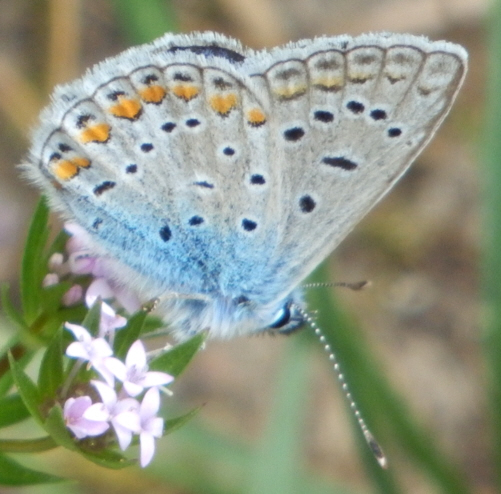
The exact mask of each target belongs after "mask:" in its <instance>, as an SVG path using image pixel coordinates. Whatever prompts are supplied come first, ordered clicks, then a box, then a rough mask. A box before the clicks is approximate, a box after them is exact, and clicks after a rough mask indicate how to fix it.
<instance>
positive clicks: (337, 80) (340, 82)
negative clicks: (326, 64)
mask: <svg viewBox="0 0 501 494" xmlns="http://www.w3.org/2000/svg"><path fill="white" fill-rule="evenodd" d="M313 84H314V85H315V86H317V87H320V88H325V89H327V90H329V91H337V90H339V89H342V87H343V86H344V78H343V77H319V78H317V79H314V80H313Z"/></svg>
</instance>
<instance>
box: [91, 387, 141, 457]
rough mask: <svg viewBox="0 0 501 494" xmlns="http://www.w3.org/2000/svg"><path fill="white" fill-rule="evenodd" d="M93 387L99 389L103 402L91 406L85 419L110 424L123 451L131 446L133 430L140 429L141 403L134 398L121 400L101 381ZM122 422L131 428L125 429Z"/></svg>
mask: <svg viewBox="0 0 501 494" xmlns="http://www.w3.org/2000/svg"><path fill="white" fill-rule="evenodd" d="M92 385H93V386H94V387H95V388H96V389H97V392H98V393H99V395H100V396H101V399H102V400H103V402H102V403H95V404H94V405H92V406H90V407H89V408H88V409H87V410H86V411H85V413H84V417H85V418H87V419H90V420H96V421H103V420H104V421H107V422H110V423H111V425H112V426H113V429H114V431H115V434H116V436H117V439H118V444H119V445H120V448H121V449H122V451H123V450H125V449H126V448H128V446H129V445H130V442H131V440H132V434H133V430H137V429H138V427H139V415H138V413H139V402H138V401H137V400H135V399H134V398H124V399H122V400H119V399H118V397H117V394H116V392H115V390H114V389H113V388H111V387H110V386H108V385H107V384H105V383H103V382H101V381H92ZM121 422H125V423H126V424H128V425H129V427H124V426H123V425H121ZM131 429H132V430H131Z"/></svg>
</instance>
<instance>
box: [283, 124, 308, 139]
mask: <svg viewBox="0 0 501 494" xmlns="http://www.w3.org/2000/svg"><path fill="white" fill-rule="evenodd" d="M303 136H304V130H303V129H302V128H301V127H293V128H292V129H287V130H286V131H284V138H285V140H286V141H299V139H301V138H302V137H303Z"/></svg>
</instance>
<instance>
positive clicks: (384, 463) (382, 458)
mask: <svg viewBox="0 0 501 494" xmlns="http://www.w3.org/2000/svg"><path fill="white" fill-rule="evenodd" d="M295 308H296V309H297V311H298V312H299V313H300V314H301V315H302V316H303V318H304V320H305V322H306V323H307V324H308V325H309V326H310V327H311V329H313V331H314V333H315V335H316V336H317V337H318V339H319V340H320V343H321V344H322V345H323V348H324V350H325V352H326V353H327V355H328V356H329V360H330V361H331V362H332V368H333V370H334V373H335V374H336V376H337V379H338V381H339V382H340V384H341V389H342V391H343V393H344V396H345V398H346V399H347V400H348V404H349V405H350V408H351V410H352V412H353V415H354V416H355V419H356V420H357V422H358V426H359V427H360V430H361V431H362V433H363V435H364V437H365V440H366V441H367V445H368V446H369V448H370V450H371V451H372V454H373V455H374V457H375V458H376V460H377V462H378V463H379V465H380V466H381V467H382V468H387V467H388V460H387V458H386V455H385V454H384V452H383V449H382V448H381V446H380V445H379V443H378V442H377V441H376V439H375V438H374V436H373V435H372V433H371V431H370V430H369V428H368V427H367V424H366V423H365V420H364V419H363V418H362V414H361V413H360V410H359V409H358V406H357V404H356V403H355V401H354V399H353V396H352V394H351V391H350V388H349V386H348V383H347V382H346V378H345V376H344V374H343V372H342V371H341V366H340V365H339V362H338V361H337V358H336V355H335V354H334V352H333V351H332V348H331V346H330V345H329V344H328V343H327V339H326V338H325V336H324V335H323V333H322V331H321V330H320V328H319V327H318V326H317V324H316V323H315V321H314V320H313V318H312V317H311V315H310V314H309V313H308V312H306V311H305V310H303V309H302V308H301V307H298V306H297V305H295Z"/></svg>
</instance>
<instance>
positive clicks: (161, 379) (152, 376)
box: [141, 371, 174, 388]
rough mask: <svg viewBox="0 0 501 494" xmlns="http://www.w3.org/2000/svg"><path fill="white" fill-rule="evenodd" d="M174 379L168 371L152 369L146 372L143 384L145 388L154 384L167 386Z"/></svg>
mask: <svg viewBox="0 0 501 494" xmlns="http://www.w3.org/2000/svg"><path fill="white" fill-rule="evenodd" d="M172 381H174V377H172V376H171V375H170V374H167V373H166V372H157V371H151V372H147V373H146V375H145V376H144V379H143V381H142V383H141V384H142V385H143V387H145V388H151V387H152V386H165V385H167V384H170V383H171V382H172Z"/></svg>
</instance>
